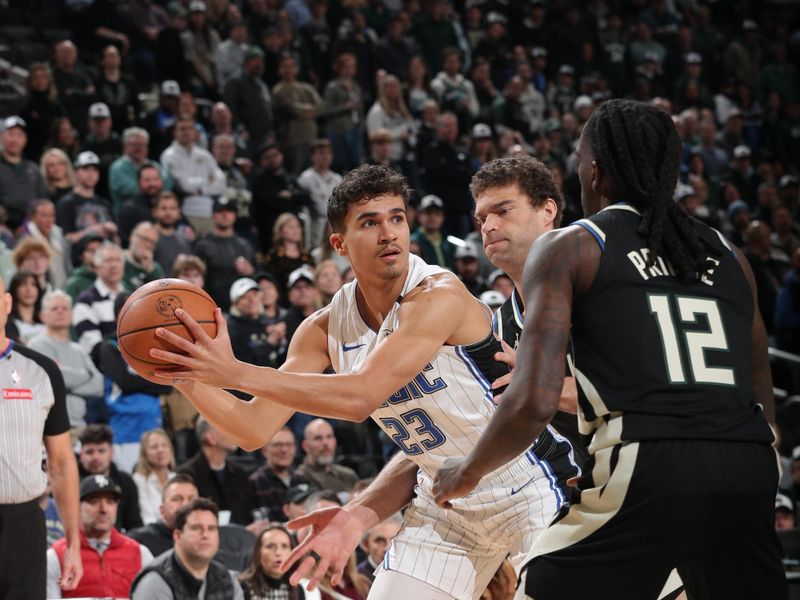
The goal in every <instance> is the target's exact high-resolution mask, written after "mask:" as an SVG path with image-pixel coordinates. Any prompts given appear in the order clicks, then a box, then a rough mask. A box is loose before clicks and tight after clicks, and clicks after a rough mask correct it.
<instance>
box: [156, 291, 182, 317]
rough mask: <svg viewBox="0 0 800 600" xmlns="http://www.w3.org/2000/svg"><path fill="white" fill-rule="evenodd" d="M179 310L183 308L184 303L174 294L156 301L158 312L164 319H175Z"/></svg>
mask: <svg viewBox="0 0 800 600" xmlns="http://www.w3.org/2000/svg"><path fill="white" fill-rule="evenodd" d="M179 308H183V302H181V299H180V298H178V297H177V296H173V295H172V294H170V295H168V296H162V297H161V298H159V299H158V300H157V301H156V311H158V314H160V315H161V316H162V317H166V318H168V319H171V318H174V317H175V311H176V310H177V309H179Z"/></svg>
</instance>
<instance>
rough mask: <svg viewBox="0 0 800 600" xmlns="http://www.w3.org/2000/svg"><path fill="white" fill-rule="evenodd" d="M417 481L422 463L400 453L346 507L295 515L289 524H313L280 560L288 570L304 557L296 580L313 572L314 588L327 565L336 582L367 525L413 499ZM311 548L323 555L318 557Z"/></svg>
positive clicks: (295, 528) (382, 519) (365, 531)
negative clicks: (293, 547) (298, 543)
mask: <svg viewBox="0 0 800 600" xmlns="http://www.w3.org/2000/svg"><path fill="white" fill-rule="evenodd" d="M416 481H417V465H416V464H415V463H414V462H413V461H411V460H409V459H408V458H406V457H405V455H403V454H401V453H397V454H395V455H394V457H392V459H391V460H390V461H389V463H388V464H387V465H386V466H385V467H384V468H383V470H381V472H380V473H379V474H378V476H377V477H376V478H375V481H373V482H372V483H371V484H370V485H369V487H367V488H366V489H365V490H364V491H362V492H361V493H360V494H358V496H356V497H355V498H353V499H352V500H351V501H350V502H349V503H348V504H347V505H346V506H345V507H343V508H339V507H333V508H324V509H321V510H315V511H314V512H312V513H309V514H307V515H305V516H303V517H300V518H299V519H295V520H294V521H290V522H289V529H293V530H295V531H296V530H299V529H303V528H305V527H309V526H311V527H312V530H311V533H309V534H308V536H307V537H306V538H305V539H304V540H302V541H301V543H300V545H299V546H298V547H297V548H295V549H294V550H293V551H292V553H291V554H290V555H289V556H288V557H287V559H286V560H285V561H284V562H283V563H282V564H281V571H282V572H284V573H286V572H287V571H288V570H289V569H291V568H292V565H294V564H295V563H297V562H298V561H301V562H300V564H299V566H298V567H297V569H296V570H295V572H294V573H293V574H292V578H291V582H292V585H297V583H298V582H299V581H300V580H301V579H303V578H305V577H308V578H309V579H310V580H311V589H312V590H313V589H314V588H315V587H316V586H317V584H318V583H319V581H320V580H321V579H322V577H323V576H324V575H325V573H326V571H331V572H332V573H333V575H332V577H331V583H332V584H333V585H337V584H338V583H339V581H341V578H342V573H343V572H344V568H345V566H346V565H347V560H348V559H349V558H350V555H351V554H352V553H353V552H354V551H355V549H356V547H357V546H358V544H359V543H361V540H362V539H363V538H364V535H365V534H366V533H367V531H369V530H370V529H371V528H372V527H374V526H375V525H377V524H378V523H380V522H381V521H384V520H386V519H388V518H389V517H390V516H392V515H393V514H395V513H396V512H398V511H399V510H401V509H402V508H403V507H404V506H406V505H407V504H408V503H409V502H411V498H412V497H413V495H414V486H415V485H416ZM312 552H313V553H315V554H316V555H317V556H318V557H319V558H318V559H317V560H315V558H314V556H313V555H312V554H311V553H312ZM315 565H316V567H317V568H316V569H314V566H315ZM312 569H314V572H313V575H312V574H311V571H312Z"/></svg>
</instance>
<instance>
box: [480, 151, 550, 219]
mask: <svg viewBox="0 0 800 600" xmlns="http://www.w3.org/2000/svg"><path fill="white" fill-rule="evenodd" d="M507 185H516V186H517V187H518V188H519V190H520V191H521V192H522V193H523V194H525V195H526V196H528V198H530V200H531V205H532V206H533V207H534V208H537V207H539V206H541V205H542V204H544V202H545V200H547V199H548V198H550V199H552V200H553V201H554V202H555V203H556V206H557V207H558V210H557V212H556V217H555V220H554V221H553V225H554V226H555V227H558V226H559V225H560V224H561V217H562V216H563V211H564V199H563V198H562V196H561V191H560V190H559V189H558V184H557V183H556V180H555V177H553V173H552V172H551V171H550V169H549V168H548V167H547V165H545V164H544V163H543V162H541V161H540V160H537V159H535V158H533V157H532V156H506V157H504V158H496V159H495V160H493V161H490V162H488V163H486V164H485V165H483V166H482V167H481V168H480V169H479V170H478V172H477V173H475V175H473V176H472V181H471V182H470V184H469V191H470V193H471V194H472V197H473V198H475V199H477V198H478V196H480V195H481V194H482V193H484V192H485V191H486V190H489V189H493V188H499V187H505V186H507Z"/></svg>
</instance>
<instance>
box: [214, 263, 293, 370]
mask: <svg viewBox="0 0 800 600" xmlns="http://www.w3.org/2000/svg"><path fill="white" fill-rule="evenodd" d="M230 301H231V311H230V315H228V319H227V320H228V335H229V336H230V338H231V346H232V347H233V352H234V354H235V356H236V358H238V359H239V360H241V361H244V362H248V363H252V364H254V365H259V366H262V367H273V368H277V367H279V366H280V365H281V364H282V363H283V360H284V359H285V358H286V348H287V346H288V341H287V338H286V323H285V322H283V321H279V322H277V323H272V324H270V322H269V320H268V319H267V317H266V315H264V305H263V303H262V302H261V288H260V286H259V285H258V283H257V282H256V281H255V280H254V279H251V278H249V277H241V278H240V279H237V280H236V281H234V282H233V285H232V286H231V290H230Z"/></svg>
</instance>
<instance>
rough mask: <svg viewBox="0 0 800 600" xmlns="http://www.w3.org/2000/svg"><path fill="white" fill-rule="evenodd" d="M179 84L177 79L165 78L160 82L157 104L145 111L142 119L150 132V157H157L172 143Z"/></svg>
mask: <svg viewBox="0 0 800 600" xmlns="http://www.w3.org/2000/svg"><path fill="white" fill-rule="evenodd" d="M180 96H181V86H180V84H178V82H177V81H174V80H172V79H167V80H166V81H162V82H161V87H160V88H159V94H158V106H157V107H156V108H155V109H154V110H152V111H150V112H149V113H147V115H146V116H145V118H144V120H143V121H142V127H144V128H145V129H146V130H147V132H148V133H149V134H150V139H149V142H150V157H151V158H157V157H158V156H160V155H161V153H162V152H163V151H164V149H165V148H166V147H167V146H169V145H170V144H171V143H172V127H173V126H174V125H175V120H176V119H177V118H178V104H179V102H180Z"/></svg>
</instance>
